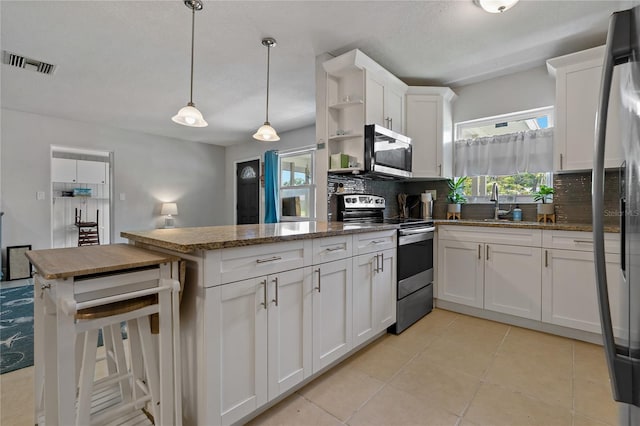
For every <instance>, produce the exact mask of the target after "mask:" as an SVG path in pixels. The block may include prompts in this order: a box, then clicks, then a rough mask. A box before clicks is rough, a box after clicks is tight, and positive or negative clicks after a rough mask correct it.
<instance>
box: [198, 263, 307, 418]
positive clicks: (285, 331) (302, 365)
mask: <svg viewBox="0 0 640 426" xmlns="http://www.w3.org/2000/svg"><path fill="white" fill-rule="evenodd" d="M206 291H207V294H206V303H205V309H206V316H207V317H208V319H209V320H210V321H211V322H207V324H206V325H207V327H211V331H210V333H212V341H208V342H207V345H208V348H209V350H208V351H207V352H208V353H209V354H210V359H209V361H208V362H207V371H208V376H209V378H211V380H208V383H214V384H219V387H218V388H217V389H214V390H213V392H212V394H213V395H215V396H216V397H215V398H214V399H213V400H212V401H211V404H212V405H211V407H208V410H211V411H210V414H211V416H207V418H211V419H215V420H216V423H217V424H230V423H233V422H236V421H238V420H239V419H241V418H242V417H244V416H246V415H248V414H249V413H251V412H253V411H254V410H256V409H257V408H259V407H260V406H261V405H263V404H265V403H266V402H268V401H269V400H271V399H273V398H275V397H276V396H278V395H279V394H281V393H282V392H284V391H286V390H287V389H289V388H291V387H292V386H294V385H295V384H297V383H299V382H301V381H302V380H303V379H304V378H306V377H308V376H309V375H310V374H311V368H312V365H311V356H312V353H311V350H312V346H311V345H312V342H311V307H312V288H311V268H308V267H307V268H300V269H294V270H291V271H287V272H282V273H279V274H274V275H269V276H265V277H258V278H251V279H247V280H244V281H238V282H234V283H230V284H225V285H221V286H217V287H211V288H208V289H207V290H206ZM210 335H211V334H210Z"/></svg>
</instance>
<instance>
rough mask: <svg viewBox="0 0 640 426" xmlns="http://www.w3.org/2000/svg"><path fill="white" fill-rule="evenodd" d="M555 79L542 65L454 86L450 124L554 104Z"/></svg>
mask: <svg viewBox="0 0 640 426" xmlns="http://www.w3.org/2000/svg"><path fill="white" fill-rule="evenodd" d="M555 84H556V83H555V79H554V78H553V77H552V76H550V75H549V74H548V73H547V68H546V66H539V67H536V68H532V69H530V70H527V71H522V72H517V73H514V74H509V75H505V76H502V77H496V78H493V79H490V80H485V81H481V82H478V83H473V84H469V85H466V86H460V87H454V88H453V91H454V92H455V93H456V94H457V95H458V98H457V99H456V100H455V101H454V102H453V121H454V123H455V122H460V121H467V120H473V119H477V118H484V117H491V116H494V115H500V114H506V113H510V112H516V111H524V110H528V109H533V108H539V107H546V106H550V105H554V104H555V89H556V86H555Z"/></svg>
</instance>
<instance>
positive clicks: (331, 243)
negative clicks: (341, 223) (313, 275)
mask: <svg viewBox="0 0 640 426" xmlns="http://www.w3.org/2000/svg"><path fill="white" fill-rule="evenodd" d="M352 255H353V236H351V235H339V236H336V237H328V238H316V239H315V240H313V264H314V265H317V264H320V263H324V262H331V261H332V260H340V259H344V258H346V257H351V256H352Z"/></svg>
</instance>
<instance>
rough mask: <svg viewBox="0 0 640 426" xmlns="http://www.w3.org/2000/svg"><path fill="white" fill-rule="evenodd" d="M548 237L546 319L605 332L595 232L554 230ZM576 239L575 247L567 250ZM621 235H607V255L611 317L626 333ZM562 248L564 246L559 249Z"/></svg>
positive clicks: (618, 329)
mask: <svg viewBox="0 0 640 426" xmlns="http://www.w3.org/2000/svg"><path fill="white" fill-rule="evenodd" d="M553 234H554V236H555V238H554V239H552V238H551V236H550V237H549V238H545V248H544V259H543V281H542V300H543V309H542V320H543V321H544V322H548V323H551V324H557V325H562V326H565V327H571V328H576V329H579V330H584V331H590V332H593V333H601V328H600V316H599V308H598V296H597V289H596V281H595V272H594V263H593V246H592V244H590V243H589V241H590V240H591V234H590V233H585V232H561V231H553ZM571 241H574V246H573V247H571V248H572V249H571V250H566V249H563V248H562V247H567V246H568V244H570V243H571ZM618 244H619V236H618V235H616V234H605V251H606V253H605V258H606V274H607V284H608V286H609V303H610V307H611V317H612V318H611V320H612V322H613V330H614V334H615V335H616V336H622V335H623V318H624V317H626V310H625V308H624V306H623V303H622V302H623V300H624V299H623V294H624V282H623V280H622V278H621V276H620V254H619V253H620V252H619V246H618ZM558 247H560V248H558Z"/></svg>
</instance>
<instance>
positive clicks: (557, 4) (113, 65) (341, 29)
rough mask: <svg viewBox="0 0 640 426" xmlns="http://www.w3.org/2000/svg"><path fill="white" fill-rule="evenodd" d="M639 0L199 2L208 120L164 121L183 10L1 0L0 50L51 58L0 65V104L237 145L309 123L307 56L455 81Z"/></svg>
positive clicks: (180, 77) (523, 60)
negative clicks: (484, 5) (492, 9)
mask: <svg viewBox="0 0 640 426" xmlns="http://www.w3.org/2000/svg"><path fill="white" fill-rule="evenodd" d="M636 4H640V0H636V1H559V0H556V1H533V0H528V1H527V0H523V1H520V3H519V4H517V5H516V6H515V7H513V8H512V9H511V10H508V11H507V12H505V13H504V14H501V15H493V14H489V13H486V12H484V11H482V10H481V9H480V8H478V7H477V6H476V5H475V4H474V3H473V1H472V0H450V1H302V0H300V1H217V0H216V1H214V0H204V9H203V10H202V11H201V12H197V13H196V40H195V44H196V46H195V52H196V57H195V71H194V102H195V104H196V106H197V107H198V108H199V109H200V111H202V113H203V114H204V117H205V119H206V120H207V121H208V122H209V127H207V128H204V129H194V128H187V127H184V126H180V125H178V124H175V123H173V122H172V121H171V120H170V118H171V116H173V115H174V114H175V113H176V112H177V110H178V109H179V108H180V107H182V106H184V105H186V103H187V101H188V99H189V55H190V42H191V38H190V37H191V11H190V10H189V9H188V8H187V7H185V6H184V4H183V2H182V1H181V0H168V1H143V0H133V1H42V2H38V1H6V0H2V1H1V2H0V14H1V20H2V21H1V25H2V27H1V47H2V49H4V50H8V51H11V52H15V53H18V54H21V55H25V56H28V57H32V58H35V59H38V60H42V61H44V62H49V63H52V64H55V65H57V67H58V68H57V70H56V72H55V73H54V75H52V76H45V75H41V74H38V73H36V72H32V71H26V70H19V69H16V68H11V67H9V66H7V65H2V67H1V79H2V92H1V99H0V102H1V104H2V107H3V108H9V109H15V110H21V111H28V112H34V113H38V114H45V115H49V116H54V117H61V118H69V119H74V120H79V121H84V122H93V123H99V124H103V125H110V126H115V127H119V128H123V129H129V130H134V131H139V132H145V133H150V134H156V135H164V136H168V137H172V138H177V139H183V140H189V141H199V142H207V143H212V144H217V145H224V146H227V145H231V144H234V143H238V142H246V141H250V140H252V139H251V135H252V134H253V133H254V132H255V129H256V128H257V127H258V126H259V125H261V124H262V122H263V121H264V113H265V111H264V108H265V105H264V104H265V78H266V77H265V72H266V69H265V68H266V48H265V47H263V46H262V45H261V43H260V40H261V39H262V38H263V37H266V36H271V37H274V38H276V39H277V41H278V45H277V46H276V47H275V48H273V49H272V51H271V99H270V112H269V118H270V121H271V123H272V125H273V126H274V127H275V128H276V129H277V130H278V132H280V133H281V132H284V131H286V130H292V129H295V128H299V127H303V126H306V125H309V124H312V123H313V122H314V120H315V77H314V72H315V56H316V55H318V54H321V53H324V52H330V53H332V54H336V55H337V54H340V53H343V52H346V51H348V50H351V49H353V48H359V49H361V50H362V51H364V52H365V53H366V54H367V55H369V56H370V57H371V58H373V59H374V60H375V61H377V62H379V63H380V64H381V65H382V66H384V67H386V68H387V69H388V70H389V71H391V72H392V73H394V74H395V75H397V76H398V77H400V78H401V79H403V80H404V81H406V82H408V83H410V84H434V85H451V86H456V85H462V84H467V83H470V82H474V81H480V80H483V79H486V78H490V77H493V76H497V75H502V74H507V73H510V72H514V71H518V70H522V69H526V68H530V67H533V66H536V65H541V64H543V63H544V61H545V60H546V59H547V58H550V57H554V56H558V55H561V54H566V53H570V52H573V51H577V50H582V49H586V48H589V47H593V46H597V45H599V44H603V43H604V40H605V33H606V28H607V22H608V17H609V15H610V14H611V13H612V12H614V11H616V10H621V9H626V8H629V7H632V6H634V5H636Z"/></svg>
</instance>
